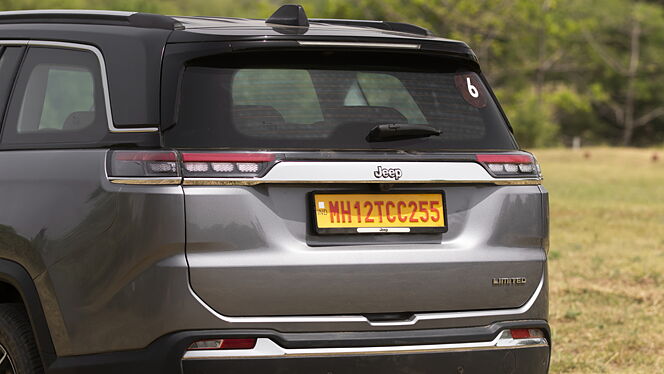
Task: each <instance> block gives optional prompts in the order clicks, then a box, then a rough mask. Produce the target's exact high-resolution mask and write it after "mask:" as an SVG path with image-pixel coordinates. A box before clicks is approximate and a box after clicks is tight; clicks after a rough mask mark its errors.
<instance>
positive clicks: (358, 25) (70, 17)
mask: <svg viewBox="0 0 664 374" xmlns="http://www.w3.org/2000/svg"><path fill="white" fill-rule="evenodd" d="M267 21H269V19H268V20H267ZM308 21H309V22H308V25H307V26H306V27H302V26H289V25H283V24H271V23H267V22H266V20H263V19H248V18H231V17H209V16H165V15H159V14H150V13H137V12H122V11H100V10H65V9H56V10H24V11H5V12H0V24H21V23H30V24H35V23H47V24H53V23H59V24H92V25H115V26H129V27H142V28H154V29H164V30H177V31H182V32H186V33H188V34H192V39H195V35H207V36H210V35H216V36H230V37H233V36H240V35H241V36H246V37H251V36H279V35H285V34H297V35H300V36H306V37H316V36H321V37H329V36H339V37H347V36H352V37H358V38H363V37H365V38H388V39H404V38H406V39H420V40H428V41H442V42H447V43H450V42H452V43H460V44H464V43H462V42H459V41H455V40H450V39H445V38H438V37H435V36H433V35H432V34H431V33H430V32H429V31H428V30H426V29H424V28H422V27H419V26H416V25H411V24H407V23H400V22H387V21H371V20H347V19H323V18H313V19H308Z"/></svg>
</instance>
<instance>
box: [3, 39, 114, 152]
mask: <svg viewBox="0 0 664 374" xmlns="http://www.w3.org/2000/svg"><path fill="white" fill-rule="evenodd" d="M106 129H107V123H106V112H105V103H104V96H103V91H102V86H101V72H100V69H99V62H98V60H97V57H96V56H95V55H94V54H93V53H92V52H88V51H81V50H70V49H58V48H46V47H31V48H29V49H28V52H27V54H26V57H25V60H24V62H23V64H22V66H21V71H20V72H19V76H18V79H17V81H16V86H15V89H14V93H13V95H12V99H11V102H10V106H9V113H8V116H7V120H6V121H5V129H4V131H3V134H2V142H3V143H4V144H42V143H77V142H78V143H90V142H94V141H96V140H99V139H101V138H102V137H103V136H104V135H105V134H106Z"/></svg>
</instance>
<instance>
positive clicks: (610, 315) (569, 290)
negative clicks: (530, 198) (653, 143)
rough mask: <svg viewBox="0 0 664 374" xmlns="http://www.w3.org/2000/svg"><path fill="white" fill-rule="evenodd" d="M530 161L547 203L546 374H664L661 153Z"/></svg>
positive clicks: (549, 155) (562, 154)
mask: <svg viewBox="0 0 664 374" xmlns="http://www.w3.org/2000/svg"><path fill="white" fill-rule="evenodd" d="M534 153H535V155H536V156H537V157H538V159H539V161H540V163H541V165H542V169H543V174H544V178H545V180H544V186H545V187H546V188H547V189H548V190H549V193H550V203H551V250H550V253H549V259H550V260H549V271H550V282H551V283H550V310H551V316H550V322H551V325H552V329H553V339H554V340H553V342H554V343H553V344H554V346H553V359H552V367H551V372H552V373H664V275H663V274H664V150H662V149H659V150H655V149H616V148H588V149H584V150H582V151H571V150H563V149H551V150H549V149H543V150H535V151H534ZM654 153H658V154H659V160H658V161H656V162H653V161H652V160H651V158H652V155H653V154H654Z"/></svg>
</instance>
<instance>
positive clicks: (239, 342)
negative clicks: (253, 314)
mask: <svg viewBox="0 0 664 374" xmlns="http://www.w3.org/2000/svg"><path fill="white" fill-rule="evenodd" d="M255 346H256V339H255V338H253V339H252V338H249V339H247V338H241V339H237V338H232V339H209V340H199V341H197V342H195V343H193V344H192V345H191V346H189V350H190V351H200V350H218V349H252V348H254V347H255Z"/></svg>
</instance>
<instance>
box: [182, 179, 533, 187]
mask: <svg viewBox="0 0 664 374" xmlns="http://www.w3.org/2000/svg"><path fill="white" fill-rule="evenodd" d="M269 183H281V184H284V183H297V184H299V183H396V184H409V183H410V184H413V183H438V184H470V183H473V184H495V185H499V186H539V185H541V184H542V180H541V179H502V180H501V179H487V180H428V181H401V180H400V181H384V180H383V181H380V180H354V181H333V180H329V181H311V180H264V179H242V178H236V179H232V178H183V179H182V184H183V185H185V186H256V185H259V184H269Z"/></svg>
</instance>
